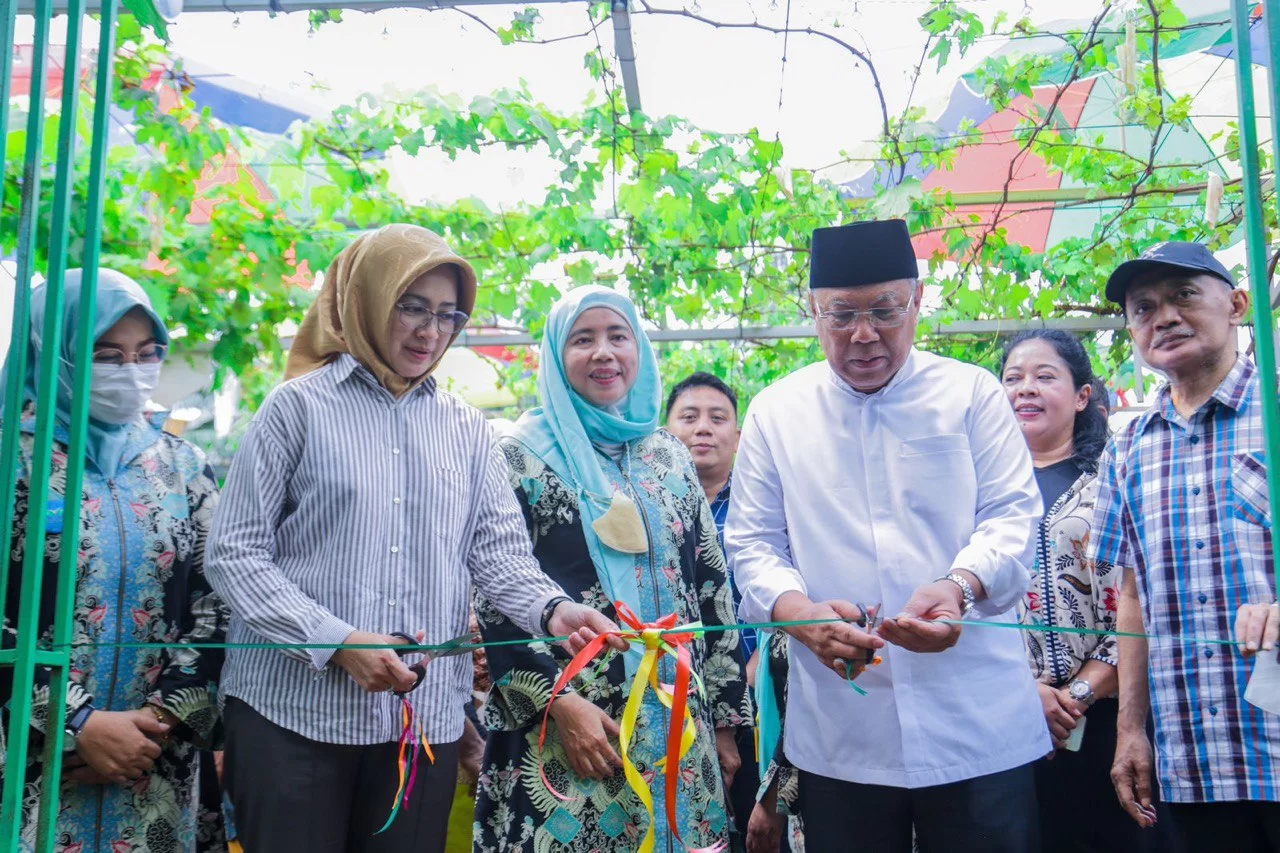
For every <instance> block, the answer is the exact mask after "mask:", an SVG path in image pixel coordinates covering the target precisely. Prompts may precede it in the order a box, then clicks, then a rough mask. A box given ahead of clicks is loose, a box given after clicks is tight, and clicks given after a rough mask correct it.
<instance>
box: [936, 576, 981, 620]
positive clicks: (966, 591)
mask: <svg viewBox="0 0 1280 853" xmlns="http://www.w3.org/2000/svg"><path fill="white" fill-rule="evenodd" d="M938 580H940V581H951V582H952V583H953V584H955V585H956V586H958V587H960V593H961V595H963V597H964V600H963V603H962V604H961V605H960V618H961V619H963V618H964V617H966V616H968V615H969V611H970V610H972V609H973V602H974V600H975V599H974V595H973V587H972V586H971V585H970V584H969V582H968V581H967V580H965V578H964V575H961V574H958V573H956V572H952V573H951V574H949V575H947V576H945V577H941V578H938Z"/></svg>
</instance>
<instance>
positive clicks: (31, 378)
mask: <svg viewBox="0 0 1280 853" xmlns="http://www.w3.org/2000/svg"><path fill="white" fill-rule="evenodd" d="M83 282H84V270H81V269H74V270H67V271H66V273H65V275H64V278H63V300H62V342H61V345H60V346H59V348H58V356H59V357H58V381H57V386H56V392H55V404H56V411H55V417H56V419H57V422H58V423H59V424H60V425H61V426H62V427H63V428H64V429H70V427H71V390H72V388H73V387H74V385H73V382H74V374H75V358H76V347H77V341H76V337H77V335H78V334H79V331H80V290H81V285H82V284H83ZM48 299H49V285H48V283H44V284H41V285H40V286H38V287H36V288H35V289H34V290H32V291H31V330H30V335H29V336H28V341H29V343H28V347H27V375H26V382H25V385H24V390H23V395H24V397H25V398H26V400H27V401H28V402H35V399H36V389H37V387H38V381H39V372H40V353H41V351H42V350H43V346H42V342H41V335H42V334H44V322H45V308H46V305H47V304H48ZM95 302H96V305H95V308H96V310H97V314H98V316H97V319H96V320H95V321H94V324H93V339H94V341H95V342H96V341H97V340H98V339H99V338H100V337H102V336H103V335H104V334H105V333H106V332H107V330H108V329H110V328H111V327H112V326H114V325H115V324H116V323H118V322H120V318H122V317H124V315H125V314H128V313H129V312H130V311H132V310H133V309H135V308H141V309H142V310H143V311H144V312H146V314H147V316H148V317H150V318H151V323H152V325H154V326H155V339H156V342H157V343H160V344H164V345H166V346H168V344H169V330H168V329H167V328H165V325H164V323H163V322H162V321H161V320H160V316H159V315H158V314H156V312H155V309H154V308H152V307H151V300H150V298H148V296H147V292H146V291H145V290H143V289H142V285H140V284H138V283H137V282H136V281H134V280H133V279H131V278H129V276H127V275H125V274H124V273H122V272H117V271H115V270H112V269H106V268H103V267H100V268H99V269H98V290H97V298H96V300H95ZM133 426H134V424H133V423H126V424H106V423H100V422H98V421H95V420H94V419H93V418H90V419H89V429H88V432H87V434H86V436H85V438H86V446H85V458H86V459H87V460H88V462H89V463H90V464H91V465H93V466H94V467H95V468H97V469H98V470H99V471H100V472H102V474H103V475H105V476H106V477H113V476H115V474H116V472H117V471H118V470H119V467H120V464H121V462H122V461H124V460H123V456H124V452H125V447H126V445H127V444H128V442H129V430H130V428H131V427H133Z"/></svg>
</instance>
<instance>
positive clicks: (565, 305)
mask: <svg viewBox="0 0 1280 853" xmlns="http://www.w3.org/2000/svg"><path fill="white" fill-rule="evenodd" d="M591 308H609V309H611V310H612V311H614V312H615V313H617V314H618V315H620V316H621V317H622V318H623V319H624V320H626V321H627V323H628V324H629V325H630V326H631V330H632V332H633V333H634V335H635V338H636V347H637V350H638V351H639V357H638V359H637V362H636V377H635V382H634V383H633V384H632V386H631V389H630V390H629V391H628V393H627V396H626V397H625V398H624V399H623V400H622V401H621V402H619V403H618V405H616V406H610V407H609V408H608V409H604V408H600V407H598V406H594V405H592V404H591V403H589V402H588V401H587V400H586V398H584V397H583V396H582V395H581V394H579V393H578V392H577V391H575V390H574V389H573V386H571V385H570V384H569V380H568V377H567V376H566V375H565V370H564V348H565V344H566V343H567V342H568V339H569V332H570V331H571V330H572V329H573V324H574V323H575V322H577V319H578V317H580V316H581V315H582V313H583V312H584V311H587V310H588V309H591ZM538 396H539V397H540V401H541V403H542V405H541V406H540V407H539V408H536V409H532V410H530V411H529V412H526V413H525V414H524V415H522V416H521V417H520V420H519V421H517V422H516V426H515V429H514V431H513V432H512V437H513V438H514V439H515V440H516V441H519V442H520V443H521V444H523V445H524V446H525V447H526V448H528V450H529V452H530V453H532V454H533V455H534V456H537V457H538V458H539V459H541V460H542V462H543V464H545V465H546V466H547V467H549V468H551V470H553V471H555V473H556V474H557V475H558V476H559V477H560V479H561V480H563V481H564V482H565V484H566V485H567V486H569V488H570V490H571V491H575V492H576V493H577V496H578V507H579V515H580V517H581V522H582V533H583V536H585V537H586V540H587V549H588V551H589V552H590V554H591V560H592V562H593V563H595V567H596V574H597V575H598V576H599V578H600V583H601V585H602V586H603V587H604V590H605V592H606V593H608V595H609V596H610V599H611V600H613V601H622V602H625V603H626V604H627V605H629V606H630V607H631V608H632V609H634V610H636V612H640V603H639V601H638V599H639V592H638V587H637V584H636V570H635V561H636V557H635V555H634V554H625V553H623V552H621V551H615V550H614V549H612V548H610V547H609V546H607V545H605V544H604V543H603V542H601V541H600V537H599V535H598V534H597V533H596V531H595V529H594V528H593V527H592V523H593V522H594V521H596V520H597V519H599V518H600V517H602V516H603V515H604V514H605V513H606V512H607V511H608V509H609V506H610V501H611V499H612V497H613V486H612V484H611V483H610V480H609V478H608V477H607V476H606V475H605V473H604V471H602V470H601V469H600V462H599V460H598V459H597V457H596V452H595V448H594V447H593V445H594V444H626V443H629V442H632V441H636V440H637V439H641V438H644V437H645V436H647V435H649V434H650V433H652V432H653V431H654V430H656V429H657V428H658V417H659V413H660V412H661V405H662V401H661V397H662V380H661V377H660V376H659V375H658V361H657V358H656V357H655V356H654V352H653V345H652V344H650V343H649V338H648V337H647V336H646V335H645V333H644V328H643V327H642V326H641V324H640V314H639V312H638V311H637V310H636V306H635V303H634V302H632V301H631V300H630V299H629V298H628V297H626V296H624V295H623V294H621V293H618V292H617V291H614V290H610V289H609V288H607V287H600V286H599V285H588V286H586V287H579V288H575V289H574V290H571V291H569V293H567V294H565V295H564V296H563V297H561V298H560V300H559V301H558V302H556V304H555V305H554V306H552V308H551V313H550V315H549V316H548V318H547V325H546V328H545V329H544V331H543V335H542V348H541V351H540V355H539V362H538ZM622 465H623V466H624V468H625V467H626V466H627V462H626V460H625V459H624V461H623V462H622ZM630 658H631V656H630V655H628V656H627V661H628V670H629V671H632V666H633V662H632V661H631V660H630Z"/></svg>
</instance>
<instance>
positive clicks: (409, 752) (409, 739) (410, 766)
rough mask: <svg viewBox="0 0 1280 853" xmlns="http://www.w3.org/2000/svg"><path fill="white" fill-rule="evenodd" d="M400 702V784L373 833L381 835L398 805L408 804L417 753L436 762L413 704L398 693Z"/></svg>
mask: <svg viewBox="0 0 1280 853" xmlns="http://www.w3.org/2000/svg"><path fill="white" fill-rule="evenodd" d="M419 681H421V679H419ZM400 702H401V705H402V707H401V711H400V713H401V716H402V717H403V722H404V728H403V729H402V730H401V732H400V754H399V756H397V758H396V766H397V768H398V769H399V771H400V785H399V787H398V788H397V789H396V798H395V799H394V800H393V801H392V802H391V814H389V815H388V816H387V822H386V823H384V824H383V825H382V829H379V830H378V831H377V832H375V833H374V835H381V834H382V833H384V832H386V831H387V830H388V829H390V828H391V824H393V823H395V820H396V815H398V814H400V807H401V806H408V805H409V795H410V794H412V793H413V783H414V782H416V781H417V779H418V753H419V752H425V753H426V754H427V760H428V761H430V762H431V763H432V764H435V763H436V756H435V753H433V752H432V751H431V744H430V743H429V742H428V741H427V732H426V727H425V726H424V725H423V723H422V721H421V720H419V719H418V715H417V714H415V713H414V712H413V706H412V705H410V704H409V699H408V697H407V696H406V695H404V694H401V695H400ZM419 747H421V748H419Z"/></svg>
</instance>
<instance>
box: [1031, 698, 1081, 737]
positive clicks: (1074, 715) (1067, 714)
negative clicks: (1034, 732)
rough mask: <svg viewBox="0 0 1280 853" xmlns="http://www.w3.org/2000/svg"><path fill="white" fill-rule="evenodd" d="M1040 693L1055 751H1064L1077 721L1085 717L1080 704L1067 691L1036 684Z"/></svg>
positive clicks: (1045, 719)
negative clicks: (1063, 748)
mask: <svg viewBox="0 0 1280 853" xmlns="http://www.w3.org/2000/svg"><path fill="white" fill-rule="evenodd" d="M1036 687H1037V688H1038V689H1039V691H1040V702H1041V703H1042V704H1043V705H1044V721H1045V722H1046V723H1048V725H1049V734H1050V735H1051V736H1052V737H1053V746H1054V749H1062V747H1063V746H1064V745H1065V744H1066V742H1067V738H1069V737H1071V730H1072V729H1074V728H1075V727H1076V720H1078V719H1080V718H1081V717H1082V716H1084V713H1083V712H1082V711H1081V710H1080V707H1079V703H1078V702H1076V700H1075V699H1072V698H1071V697H1070V696H1069V695H1067V692H1066V691H1065V690H1057V689H1055V688H1053V687H1050V686H1049V685H1047V684H1043V683H1040V682H1037V683H1036Z"/></svg>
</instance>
